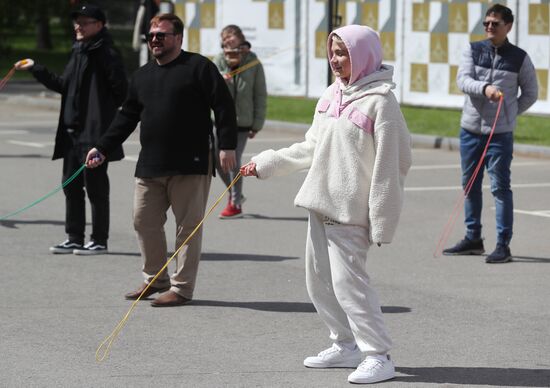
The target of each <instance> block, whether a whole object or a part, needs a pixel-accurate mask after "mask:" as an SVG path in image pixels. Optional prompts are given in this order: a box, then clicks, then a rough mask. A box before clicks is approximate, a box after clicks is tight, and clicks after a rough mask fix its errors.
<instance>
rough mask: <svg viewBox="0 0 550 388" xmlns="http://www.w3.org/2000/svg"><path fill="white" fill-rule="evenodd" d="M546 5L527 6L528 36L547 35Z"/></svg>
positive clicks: (549, 28) (548, 31)
mask: <svg viewBox="0 0 550 388" xmlns="http://www.w3.org/2000/svg"><path fill="white" fill-rule="evenodd" d="M548 12H549V8H548V4H529V34H530V35H548V34H549V33H550V27H549V23H548Z"/></svg>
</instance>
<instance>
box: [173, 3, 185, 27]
mask: <svg viewBox="0 0 550 388" xmlns="http://www.w3.org/2000/svg"><path fill="white" fill-rule="evenodd" d="M174 14H175V15H176V16H177V17H179V18H180V19H181V20H183V22H184V23H185V3H176V4H174Z"/></svg>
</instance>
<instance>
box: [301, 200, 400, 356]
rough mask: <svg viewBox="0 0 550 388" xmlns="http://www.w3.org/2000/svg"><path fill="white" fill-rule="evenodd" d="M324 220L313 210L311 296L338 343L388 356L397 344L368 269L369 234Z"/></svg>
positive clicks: (309, 266)
mask: <svg viewBox="0 0 550 388" xmlns="http://www.w3.org/2000/svg"><path fill="white" fill-rule="evenodd" d="M323 220H324V217H323V216H322V215H320V214H318V213H315V212H313V211H310V213H309V225H308V235H307V243H306V284H307V290H308V293H309V297H310V298H311V300H312V302H313V304H314V305H315V308H316V309H317V313H318V314H319V316H320V317H321V319H322V320H323V322H324V323H325V324H326V325H327V327H328V328H329V330H330V338H331V339H332V340H333V341H334V342H347V343H349V342H355V343H357V346H358V347H359V349H360V350H361V351H362V352H363V353H366V354H367V355H374V354H386V353H388V352H389V350H390V348H391V345H392V343H391V339H390V338H389V336H388V333H387V332H386V327H385V324H384V318H383V316H382V310H381V308H380V302H379V301H378V297H377V295H376V292H375V291H374V289H373V288H372V287H371V286H370V285H369V276H368V274H367V270H366V262H367V251H368V249H369V246H370V242H369V239H368V231H367V229H366V228H364V227H360V226H353V225H342V224H334V225H329V224H326V223H324V222H323Z"/></svg>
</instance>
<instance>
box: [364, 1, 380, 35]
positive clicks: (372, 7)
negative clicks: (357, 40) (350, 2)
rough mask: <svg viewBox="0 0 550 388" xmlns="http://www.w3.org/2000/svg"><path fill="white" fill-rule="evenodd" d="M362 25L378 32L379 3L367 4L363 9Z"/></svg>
mask: <svg viewBox="0 0 550 388" xmlns="http://www.w3.org/2000/svg"><path fill="white" fill-rule="evenodd" d="M361 24H363V25H365V26H369V27H370V28H372V29H373V30H378V28H379V27H378V3H366V4H362V7H361Z"/></svg>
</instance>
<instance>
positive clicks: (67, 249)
mask: <svg viewBox="0 0 550 388" xmlns="http://www.w3.org/2000/svg"><path fill="white" fill-rule="evenodd" d="M78 248H82V243H81V242H78V241H71V240H65V241H63V242H62V243H60V244H57V245H54V246H53V247H50V252H51V253H57V254H66V253H73V250H75V249H78Z"/></svg>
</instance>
